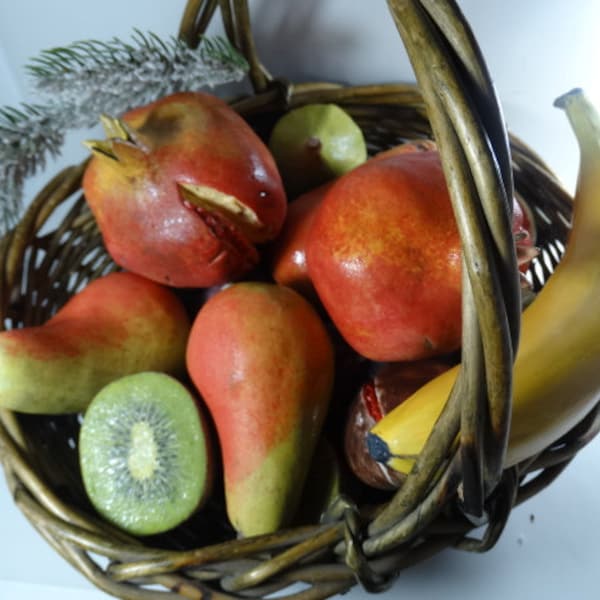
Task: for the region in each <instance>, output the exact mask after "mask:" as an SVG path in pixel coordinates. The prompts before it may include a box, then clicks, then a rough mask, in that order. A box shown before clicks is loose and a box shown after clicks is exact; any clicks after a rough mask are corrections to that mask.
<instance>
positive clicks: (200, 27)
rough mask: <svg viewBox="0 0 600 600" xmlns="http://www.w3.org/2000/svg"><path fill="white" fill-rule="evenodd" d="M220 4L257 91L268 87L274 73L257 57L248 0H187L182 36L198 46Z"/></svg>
mask: <svg viewBox="0 0 600 600" xmlns="http://www.w3.org/2000/svg"><path fill="white" fill-rule="evenodd" d="M217 6H219V7H220V10H221V18H222V19H223V27H224V29H225V35H226V36H227V38H228V40H229V42H230V43H231V45H232V46H233V47H234V48H236V50H238V51H239V52H241V53H242V55H243V56H244V57H245V58H246V60H247V62H248V66H249V71H248V76H249V78H250V82H251V84H252V88H253V89H254V92H255V93H256V94H258V93H261V92H264V91H266V90H267V89H268V87H269V84H270V83H271V81H273V77H272V76H271V75H270V73H269V72H268V71H267V69H266V68H265V67H264V65H263V64H262V63H261V62H260V60H259V58H258V54H257V52H256V46H255V44H254V38H253V36H252V28H251V26H250V11H249V9H248V1H247V0H188V2H187V4H186V6H185V9H184V12H183V16H182V18H181V22H180V25H179V38H180V39H182V40H184V41H185V42H186V43H187V44H188V45H189V46H190V47H191V48H196V47H197V46H198V44H199V43H200V39H201V37H202V35H203V34H204V32H205V31H206V28H207V27H208V25H209V23H210V21H211V20H212V17H213V15H214V13H215V10H216V8H217Z"/></svg>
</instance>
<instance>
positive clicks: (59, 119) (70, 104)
mask: <svg viewBox="0 0 600 600" xmlns="http://www.w3.org/2000/svg"><path fill="white" fill-rule="evenodd" d="M26 68H27V71H28V73H29V75H30V77H31V79H32V83H33V86H34V89H35V91H36V93H37V95H38V96H41V97H42V98H44V99H45V100H46V102H45V103H44V104H36V105H31V104H22V105H21V107H19V108H13V107H4V108H2V107H0V233H2V232H4V231H6V230H7V229H8V228H10V227H11V226H13V225H14V224H15V223H16V221H17V220H18V217H19V214H20V210H21V198H22V193H23V185H24V182H25V180H26V178H27V177H30V176H31V175H33V174H35V173H36V172H37V171H38V169H40V168H43V167H44V166H45V164H46V159H47V157H48V156H52V157H56V156H57V155H59V154H60V149H61V147H62V145H63V143H64V137H65V132H66V131H67V130H69V129H77V128H81V127H92V126H94V125H95V124H96V123H97V122H98V118H99V116H100V115H101V114H109V115H114V116H119V115H121V114H123V113H124V112H126V111H128V110H130V109H131V108H134V107H135V106H142V105H144V104H147V103H148V102H151V101H153V100H156V99H158V98H160V97H161V96H165V95H168V94H171V93H175V92H179V91H187V90H198V89H200V88H203V87H214V86H216V85H221V84H225V83H230V82H233V81H239V80H241V79H242V78H243V77H244V75H245V73H246V72H247V70H248V65H247V63H246V61H245V59H244V58H243V57H242V56H241V55H240V54H239V53H238V52H237V51H236V50H235V49H234V48H233V47H232V46H231V45H230V44H229V43H228V42H227V41H225V40H223V39H221V38H215V39H208V38H204V39H203V40H202V42H201V43H200V45H199V46H198V48H196V49H192V48H190V47H189V46H187V44H186V43H185V42H183V41H181V40H179V39H177V38H170V39H168V40H167V41H163V40H162V39H161V38H159V37H158V36H157V35H156V34H154V33H145V34H144V33H142V32H141V31H139V30H134V34H133V36H132V41H131V43H128V42H124V41H122V40H119V39H117V38H113V39H112V40H110V41H108V42H103V41H99V40H87V41H78V42H74V43H73V44H70V45H69V46H65V47H62V48H51V49H49V50H44V51H43V52H42V53H41V54H40V55H39V56H38V57H37V58H35V59H33V60H32V61H31V63H30V64H29V65H28V66H27V67H26Z"/></svg>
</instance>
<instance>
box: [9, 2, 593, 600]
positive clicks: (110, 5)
mask: <svg viewBox="0 0 600 600" xmlns="http://www.w3.org/2000/svg"><path fill="white" fill-rule="evenodd" d="M183 6H184V1H183V0H169V1H168V2H167V1H166V0H163V1H162V2H155V3H152V4H150V3H148V2H147V0H129V1H128V2H127V3H125V2H123V1H122V0H118V1H117V0H103V2H101V3H100V2H98V3H96V2H85V3H82V2H78V1H76V0H52V2H43V1H42V0H21V1H20V2H19V3H16V2H9V1H8V0H0V105H5V104H12V105H14V104H17V103H18V102H20V101H21V100H27V101H32V100H33V99H32V98H31V96H30V95H29V91H28V87H27V81H26V78H25V77H24V72H23V65H24V64H25V63H26V62H27V60H28V59H29V58H30V57H32V56H34V55H36V54H37V53H38V52H39V51H40V50H41V49H44V48H48V47H51V46H55V45H60V44H66V43H69V42H71V41H75V40H79V39H89V38H98V39H107V38H110V37H112V36H114V35H118V36H121V37H127V36H128V35H129V34H130V33H131V31H132V28H133V27H138V28H139V29H142V30H152V31H155V32H156V33H159V34H161V35H169V34H172V33H176V30H177V26H178V21H179V16H180V14H181V11H182V8H183ZM251 6H252V11H253V13H252V14H253V18H254V22H255V23H256V26H255V29H254V30H255V35H256V39H257V44H258V48H259V51H260V54H261V57H262V59H263V61H264V62H265V64H266V65H267V67H268V68H270V69H271V70H272V72H273V73H274V74H284V75H286V76H287V77H289V78H290V79H292V80H293V79H300V78H307V77H311V78H324V79H330V80H331V79H333V80H339V81H348V82H352V83H367V82H381V81H406V80H412V79H413V76H412V72H411V70H410V68H409V65H408V61H407V59H406V57H405V55H404V50H403V48H402V44H401V42H400V40H399V37H398V34H397V33H396V30H395V28H394V25H393V23H392V21H391V19H390V17H389V16H388V14H387V8H386V6H385V3H384V2H383V0H371V2H362V1H360V0H321V1H320V2H318V1H317V0H304V1H303V2H293V1H292V0H279V1H278V2H273V1H271V2H269V1H268V0H262V1H259V0H254V1H253V2H252V4H251ZM461 6H462V8H463V10H464V12H465V13H466V15H467V17H468V19H469V21H470V23H471V25H472V27H473V29H474V31H475V34H476V36H477V39H478V40H479V43H480V45H481V47H482V50H483V52H484V55H485V56H486V59H487V62H488V66H489V68H490V71H491V73H492V75H493V77H494V80H495V83H496V86H497V88H498V91H499V94H500V98H501V101H502V104H503V106H504V110H505V115H506V119H507V122H508V124H509V127H510V129H511V130H512V131H513V132H514V133H516V134H517V135H519V136H520V137H521V138H523V139H524V140H525V141H526V142H527V143H529V144H530V145H531V146H532V147H533V148H535V149H536V150H537V151H538V152H539V153H540V154H541V155H542V157H543V158H545V160H546V161H547V162H548V163H549V164H550V166H551V167H552V168H553V169H554V170H555V172H556V173H557V174H558V175H559V177H561V179H562V180H563V182H564V183H565V185H566V187H567V188H568V189H570V190H572V189H573V188H574V184H575V177H576V170H577V161H578V154H577V149H576V145H575V142H574V139H573V138H572V135H571V133H570V130H569V128H568V126H567V123H566V119H565V117H564V115H563V114H562V113H561V112H560V111H558V110H556V109H554V108H553V107H552V102H553V100H554V99H555V98H556V97H557V96H558V95H560V94H561V93H563V92H565V91H567V90H569V89H570V88H572V87H575V86H580V87H583V88H585V89H586V90H587V91H588V93H589V94H590V95H592V96H595V97H596V98H598V97H600V79H599V78H598V75H597V73H598V70H597V57H598V56H599V55H600V37H599V36H598V35H597V24H598V21H599V19H600V3H598V2H596V1H595V0H571V1H570V2H564V1H563V0H528V1H527V2H523V1H522V0H486V1H485V2H482V1H481V0H463V1H462V2H461ZM348 9H351V10H348ZM282 48H285V49H286V50H285V51H283V50H282ZM85 137H86V132H75V133H73V134H71V135H70V136H69V140H68V144H67V146H66V147H65V151H64V154H63V156H62V157H61V158H60V159H59V160H58V161H56V162H55V163H51V164H49V165H48V168H47V170H46V172H44V173H42V174H40V175H39V176H37V177H35V178H33V179H32V180H31V181H30V182H29V183H28V186H27V193H28V197H31V195H32V194H33V193H34V192H35V191H36V190H37V189H38V188H39V187H40V186H41V185H42V183H43V182H44V181H45V180H46V179H47V177H48V176H49V174H51V173H54V172H56V170H57V169H58V168H59V167H60V166H62V165H66V164H72V163H74V162H78V161H79V160H81V159H82V158H83V157H84V156H85V152H84V150H83V148H81V146H80V140H81V139H85ZM557 343H560V340H557ZM599 460H600V440H598V439H596V440H595V441H594V442H592V443H591V444H590V445H589V446H588V447H587V448H586V449H584V450H583V451H582V452H580V454H579V455H578V456H577V458H576V459H575V461H574V463H573V464H572V465H571V466H570V467H569V468H568V469H567V471H566V472H565V473H564V474H563V475H562V476H561V477H560V478H559V479H558V481H556V482H555V483H554V484H553V485H552V486H551V487H550V488H549V489H547V490H546V491H544V492H543V493H542V494H540V495H538V496H536V497H535V498H534V499H532V500H531V501H529V502H528V503H526V504H525V505H524V506H522V507H520V508H518V509H516V510H515V511H514V512H513V514H512V515H511V518H510V521H509V524H508V527H507V529H506V531H505V532H504V535H503V537H502V538H501V540H500V542H499V543H498V544H497V546H496V547H495V548H494V549H493V550H492V551H490V552H488V553H487V554H484V555H469V554H465V553H461V552H456V551H447V552H444V553H442V554H441V555H438V556H437V557H435V558H434V559H432V560H431V561H430V562H428V563H426V564H423V565H420V566H419V567H416V568H413V569H411V570H409V571H407V572H406V573H405V574H403V575H402V576H401V577H400V578H399V580H398V581H397V583H396V584H395V586H394V587H393V589H392V590H390V591H389V592H386V593H385V594H384V595H383V596H384V597H386V598H392V597H396V596H398V595H401V594H402V597H406V598H413V599H415V600H417V599H421V598H422V599H427V600H436V599H438V598H439V599H442V598H444V599H446V598H454V597H459V596H460V597H461V598H463V599H465V600H475V599H477V600H479V599H480V598H482V597H485V598H486V599H487V600H504V599H505V598H507V597H510V598H512V600H526V599H527V600H530V599H534V600H535V599H537V598H544V599H545V600H554V599H556V600H558V599H561V600H562V599H563V598H577V599H578V600H596V599H597V598H598V597H599V592H598V584H597V576H596V574H597V566H598V564H599V563H600V542H599V541H598V538H597V533H598V531H600V512H599V510H598V506H600V484H599V483H598V478H597V477H596V476H595V473H597V465H598V462H599ZM37 597H42V598H44V599H45V600H58V599H60V600H70V599H71V598H78V599H81V600H100V599H101V598H106V597H107V596H106V595H104V594H102V593H101V592H99V591H96V590H94V589H93V588H92V587H91V585H90V584H89V583H88V582H87V581H86V580H84V579H83V578H82V576H80V575H79V574H78V573H77V572H76V571H74V570H73V569H72V568H71V567H70V566H69V565H68V564H66V563H65V562H64V561H63V560H62V559H61V558H60V557H59V556H58V555H56V554H55V553H54V551H53V550H51V549H50V548H49V547H48V546H47V545H46V544H45V542H44V541H43V540H42V539H41V538H39V536H38V535H37V533H36V532H35V531H34V530H33V528H32V527H31V526H30V525H29V524H28V523H27V521H26V520H25V518H24V517H23V516H22V515H21V514H20V512H19V511H18V510H17V509H16V508H15V507H14V505H13V503H12V500H11V498H10V495H9V494H8V491H7V490H6V487H5V486H4V485H0V600H29V599H31V598H37ZM347 597H348V598H353V599H355V600H358V599H361V598H364V594H363V593H362V592H361V591H360V590H357V589H355V590H353V591H352V592H350V593H349V594H348V595H347Z"/></svg>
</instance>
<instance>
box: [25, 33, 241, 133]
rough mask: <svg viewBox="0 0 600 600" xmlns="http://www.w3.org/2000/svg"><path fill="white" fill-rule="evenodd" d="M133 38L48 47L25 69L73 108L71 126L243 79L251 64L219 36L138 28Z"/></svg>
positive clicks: (37, 83) (40, 86) (36, 82)
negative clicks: (196, 39)
mask: <svg viewBox="0 0 600 600" xmlns="http://www.w3.org/2000/svg"><path fill="white" fill-rule="evenodd" d="M132 40H133V41H132V43H126V42H124V41H122V40H119V39H117V38H113V39H112V40H110V41H109V42H101V41H98V40H87V41H80V42H75V43H73V44H71V45H70V46H67V47H65V48H53V49H50V50H45V51H44V52H42V54H41V55H40V56H39V57H37V58H36V59H34V60H33V61H32V62H31V64H30V65H28V67H27V69H28V71H29V74H30V75H31V76H32V78H33V84H34V86H35V89H36V90H37V91H38V92H40V93H42V94H44V95H45V96H47V97H48V98H50V99H52V102H53V103H54V104H56V105H59V106H64V107H68V108H69V112H70V113H71V119H72V127H89V126H92V125H94V124H95V123H96V122H97V119H98V115H99V114H101V113H107V114H111V115H120V114H122V113H124V112H126V111H127V110H129V109H130V108H133V107H134V106H141V105H143V104H147V103H148V102H151V101H152V100H155V99H156V98H159V97H161V96H164V95H167V94H171V93H174V92H179V91H182V90H196V89H200V88H202V87H204V86H208V87H214V86H215V85H219V84H223V83H229V82H232V81H239V80H240V79H241V78H242V77H243V76H244V74H245V73H246V71H247V69H248V65H247V63H246V61H245V60H244V58H243V57H242V56H241V55H240V54H238V53H237V52H236V51H235V49H234V48H233V47H232V46H231V45H230V44H229V43H227V42H225V41H224V40H222V39H220V38H217V39H215V40H209V39H207V38H204V40H203V41H202V42H201V44H200V45H199V47H198V48H196V49H192V48H190V47H189V46H187V44H185V42H183V41H181V40H179V39H177V38H170V39H169V40H168V41H163V40H161V39H160V38H159V37H158V36H157V35H155V34H153V33H147V34H144V33H142V32H141V31H139V30H135V33H134V35H133V38H132Z"/></svg>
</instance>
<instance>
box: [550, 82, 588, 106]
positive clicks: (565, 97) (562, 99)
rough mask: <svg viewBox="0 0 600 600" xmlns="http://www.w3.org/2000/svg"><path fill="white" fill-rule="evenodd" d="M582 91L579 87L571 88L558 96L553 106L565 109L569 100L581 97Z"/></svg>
mask: <svg viewBox="0 0 600 600" xmlns="http://www.w3.org/2000/svg"><path fill="white" fill-rule="evenodd" d="M583 95H584V93H583V89H582V88H580V87H576V88H573V89H572V90H570V91H568V92H566V93H565V94H562V95H561V96H559V97H558V98H557V99H556V100H555V101H554V106H556V108H563V109H564V108H566V107H567V104H568V103H569V101H570V100H572V99H573V98H576V97H580V96H583Z"/></svg>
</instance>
